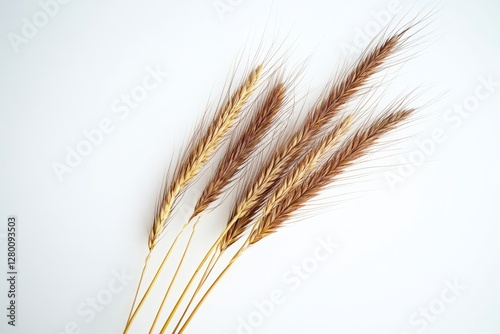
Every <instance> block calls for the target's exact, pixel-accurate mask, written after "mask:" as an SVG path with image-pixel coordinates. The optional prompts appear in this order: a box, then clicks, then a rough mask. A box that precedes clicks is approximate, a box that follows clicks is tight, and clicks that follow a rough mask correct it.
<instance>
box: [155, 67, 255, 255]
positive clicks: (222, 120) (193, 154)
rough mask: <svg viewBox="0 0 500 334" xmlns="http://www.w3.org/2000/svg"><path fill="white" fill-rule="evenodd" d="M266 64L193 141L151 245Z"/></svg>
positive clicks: (168, 194)
mask: <svg viewBox="0 0 500 334" xmlns="http://www.w3.org/2000/svg"><path fill="white" fill-rule="evenodd" d="M262 69H263V66H262V65H259V66H257V68H255V69H254V70H253V71H252V72H251V73H250V75H249V76H248V78H247V79H246V80H245V81H244V82H243V83H242V84H241V85H240V86H239V87H238V89H237V90H236V92H235V93H234V94H233V95H232V96H231V98H229V99H228V100H227V101H226V103H224V105H223V106H222V108H220V110H219V111H218V113H217V114H216V116H215V117H214V119H213V120H212V121H211V123H210V124H209V126H208V127H207V129H206V131H205V132H204V134H203V135H202V136H200V137H199V139H198V140H197V141H196V142H195V143H194V145H191V146H190V147H191V149H190V150H189V152H188V153H187V155H186V157H185V159H183V160H182V162H181V163H180V165H179V166H178V168H176V171H175V172H174V177H173V179H172V182H171V184H170V185H169V186H168V188H167V189H166V191H165V192H164V193H163V195H162V197H161V201H160V205H159V206H158V210H157V214H156V216H155V220H154V223H153V227H152V229H151V233H150V236H149V243H148V244H149V248H150V249H152V248H153V247H154V246H155V245H156V243H157V241H158V238H159V236H160V234H161V232H162V231H163V229H164V227H165V221H166V219H167V218H168V217H169V216H170V214H171V211H172V208H173V205H174V203H175V200H176V198H177V196H178V195H179V194H180V193H181V191H182V190H183V189H184V188H185V187H186V186H187V185H188V183H189V182H190V181H191V180H192V179H193V178H194V177H195V176H196V175H198V173H199V172H200V170H201V169H202V167H203V166H204V165H205V163H206V162H207V161H208V160H209V159H210V157H211V156H212V155H213V154H214V152H215V150H216V149H217V148H218V147H219V145H220V144H221V142H222V141H223V139H224V137H225V136H226V134H227V133H228V132H229V130H230V129H231V128H232V126H233V125H234V123H235V121H236V120H237V118H238V116H239V114H240V112H241V110H242V108H243V105H244V104H245V103H246V102H247V101H248V99H249V97H250V95H251V94H252V93H253V91H254V90H255V88H256V87H257V84H258V82H259V79H260V77H261V74H262Z"/></svg>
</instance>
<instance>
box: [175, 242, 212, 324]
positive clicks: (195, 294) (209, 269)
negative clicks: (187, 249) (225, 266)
mask: <svg viewBox="0 0 500 334" xmlns="http://www.w3.org/2000/svg"><path fill="white" fill-rule="evenodd" d="M221 255H222V252H220V251H219V252H216V253H214V254H213V256H212V258H211V259H210V262H209V263H208V266H207V268H206V269H205V272H204V273H203V276H202V277H201V280H200V283H198V286H197V287H196V290H195V291H194V293H193V295H192V296H191V298H190V299H189V302H188V304H187V305H186V307H185V308H184V311H183V312H182V315H181V318H180V319H179V321H178V322H177V324H176V326H175V328H174V330H173V332H174V333H175V332H176V331H177V329H178V328H179V326H180V325H181V323H182V320H184V317H185V316H186V313H187V311H188V310H189V307H190V306H191V304H192V303H193V301H194V299H195V298H196V296H197V295H198V292H199V291H200V290H201V288H202V287H203V284H205V282H206V280H207V278H208V277H209V276H210V274H211V273H212V270H213V269H214V267H215V266H216V265H217V263H218V262H219V260H220V257H221ZM216 256H217V258H216ZM214 259H215V261H214Z"/></svg>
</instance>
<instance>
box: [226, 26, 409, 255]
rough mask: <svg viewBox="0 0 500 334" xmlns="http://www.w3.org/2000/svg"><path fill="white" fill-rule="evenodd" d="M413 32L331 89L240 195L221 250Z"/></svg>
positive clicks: (371, 54)
mask: <svg viewBox="0 0 500 334" xmlns="http://www.w3.org/2000/svg"><path fill="white" fill-rule="evenodd" d="M410 29H411V26H410V27H407V28H405V29H403V30H401V31H399V32H397V33H395V34H393V35H392V36H390V37H388V38H387V39H385V40H383V41H382V42H379V43H378V44H376V45H375V46H374V47H373V48H372V49H371V50H370V51H367V52H365V53H364V54H363V55H362V56H361V57H360V58H359V59H358V60H357V61H356V62H355V65H354V66H353V69H352V70H351V71H350V72H348V73H347V74H345V75H341V76H340V79H337V80H336V82H334V84H333V85H331V88H330V89H329V90H328V92H327V93H326V94H325V95H324V97H323V98H322V99H321V100H320V101H319V102H318V103H317V104H316V106H315V107H314V108H313V110H311V112H310V113H309V114H308V115H307V117H306V119H305V121H304V122H303V124H302V125H301V126H300V127H299V129H298V130H297V131H295V133H293V134H292V135H291V136H289V137H288V138H287V139H286V140H285V141H284V142H283V143H282V144H281V145H280V146H279V147H278V148H277V149H276V150H275V151H274V153H273V154H272V155H271V157H270V158H269V159H268V160H267V162H266V163H264V165H263V167H262V168H261V170H260V172H259V173H257V174H256V177H255V178H254V179H253V180H252V182H249V186H248V187H247V188H246V189H244V191H243V192H241V194H240V195H239V197H238V199H237V201H236V204H235V206H234V207H233V210H232V213H231V218H230V219H229V222H228V226H230V227H229V230H228V232H227V233H226V235H225V236H224V238H223V241H222V242H221V244H220V248H221V250H223V249H225V248H227V247H228V246H229V245H231V244H232V243H234V241H236V240H238V238H239V237H240V236H241V234H242V233H243V232H244V231H245V230H246V229H247V228H248V226H249V224H250V223H251V222H252V221H253V219H254V217H255V215H256V214H257V213H258V212H259V210H260V209H261V208H262V206H263V203H265V202H266V200H267V198H268V197H269V196H270V194H272V192H273V190H274V189H275V187H276V186H277V182H278V180H279V179H280V178H282V177H283V176H284V175H285V174H286V172H287V171H288V169H289V168H290V166H291V165H292V164H293V163H294V162H295V161H296V160H297V159H298V158H299V157H300V156H301V155H302V154H303V152H304V151H305V150H306V149H307V148H308V147H309V146H310V145H311V144H312V143H313V142H314V140H315V138H316V137H317V136H318V135H319V134H320V133H321V132H322V131H323V129H324V127H325V126H327V125H328V124H329V123H330V122H331V120H332V119H333V118H334V117H335V116H336V115H337V114H338V112H339V111H340V110H341V109H342V108H343V107H344V106H345V105H346V104H347V103H348V102H349V101H350V100H351V99H352V98H353V97H355V96H356V94H357V93H358V92H359V91H360V90H361V89H363V88H364V87H366V83H367V82H368V81H369V78H370V77H371V76H372V75H374V74H375V73H377V72H378V71H380V70H381V69H382V68H383V67H384V64H385V63H386V60H387V59H388V58H389V57H390V56H391V55H393V54H394V53H395V52H396V51H398V50H399V49H400V48H402V46H403V45H404V44H405V43H406V42H407V41H408V37H407V36H406V35H407V33H408V31H409V30H410Z"/></svg>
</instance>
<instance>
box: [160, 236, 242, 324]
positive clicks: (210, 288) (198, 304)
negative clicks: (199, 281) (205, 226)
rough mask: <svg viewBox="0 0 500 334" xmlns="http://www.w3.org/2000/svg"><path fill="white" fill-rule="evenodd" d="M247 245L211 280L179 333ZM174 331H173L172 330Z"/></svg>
mask: <svg viewBox="0 0 500 334" xmlns="http://www.w3.org/2000/svg"><path fill="white" fill-rule="evenodd" d="M248 246H249V243H248V242H245V243H244V244H243V245H242V246H241V247H240V249H239V250H238V252H236V254H235V255H234V256H233V257H232V259H231V260H230V261H229V263H228V265H227V266H226V267H225V268H224V269H223V270H222V272H221V273H220V274H219V276H217V278H216V279H215V281H213V283H212V284H211V285H210V287H209V288H208V290H207V291H205V293H204V294H203V296H202V297H201V299H200V301H199V302H198V303H197V304H196V306H195V308H194V309H193V311H192V312H191V314H190V315H189V317H188V318H187V320H186V322H185V323H184V325H182V327H181V329H180V330H179V334H182V333H184V331H185V330H186V327H187V326H188V325H189V323H190V322H191V320H192V319H193V317H194V315H195V314H196V312H197V311H198V309H199V308H200V306H201V305H202V304H203V302H204V301H205V300H206V298H207V296H208V295H209V294H210V292H211V291H212V290H213V288H214V287H215V286H216V285H217V283H219V281H220V280H221V278H222V277H223V276H224V275H225V274H226V272H227V271H228V269H229V268H230V267H231V266H232V265H233V263H234V262H235V261H236V260H237V259H238V258H239V257H240V256H241V254H242V253H243V252H244V251H245V250H246V249H247V248H248ZM165 329H166V328H164V329H162V331H161V332H160V334H164V332H165ZM174 332H175V331H174Z"/></svg>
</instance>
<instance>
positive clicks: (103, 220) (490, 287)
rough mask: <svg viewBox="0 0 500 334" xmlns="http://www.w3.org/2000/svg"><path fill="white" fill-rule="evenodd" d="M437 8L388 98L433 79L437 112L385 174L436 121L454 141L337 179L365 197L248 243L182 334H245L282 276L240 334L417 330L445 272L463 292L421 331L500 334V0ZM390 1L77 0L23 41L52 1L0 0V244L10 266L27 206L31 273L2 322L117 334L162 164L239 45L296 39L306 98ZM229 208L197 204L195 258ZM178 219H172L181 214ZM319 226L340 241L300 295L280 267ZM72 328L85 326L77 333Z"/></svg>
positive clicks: (312, 239) (311, 245) (30, 328)
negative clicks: (60, 167) (117, 283)
mask: <svg viewBox="0 0 500 334" xmlns="http://www.w3.org/2000/svg"><path fill="white" fill-rule="evenodd" d="M42 2H44V1H43V0H42ZM221 3H222V4H226V6H229V7H230V10H227V11H225V12H223V13H221V12H220V11H219V12H218V10H217V9H216V7H215V6H214V5H215V4H221ZM425 5H426V4H420V3H417V4H415V3H413V2H410V1H404V0H401V1H400V4H399V7H400V8H401V11H400V14H398V15H399V16H397V18H396V19H400V18H403V22H407V21H408V19H411V18H412V17H413V15H416V13H417V12H418V10H419V9H421V8H423V7H425ZM427 5H428V7H426V8H427V10H431V11H433V13H435V14H434V15H433V19H434V21H433V22H432V23H431V25H430V27H429V28H428V29H426V31H425V33H429V32H430V33H431V34H430V35H426V34H425V33H423V34H421V35H420V36H419V37H418V38H417V39H416V43H415V44H418V43H419V42H423V43H424V47H418V46H417V49H418V54H416V55H412V56H411V59H410V61H409V62H408V63H407V64H406V65H405V66H404V67H403V68H402V72H401V73H402V74H401V77H398V78H397V79H396V80H395V84H394V86H392V85H391V87H390V88H389V91H390V92H391V94H393V95H395V96H397V95H398V94H400V93H401V92H402V91H404V90H409V89H411V88H415V87H419V86H420V85H424V86H425V87H426V88H427V93H426V94H423V95H422V96H421V98H420V99H419V101H420V102H422V103H424V102H426V101H431V102H432V103H429V105H428V109H427V112H428V114H431V115H434V116H436V117H432V118H426V121H425V122H422V123H420V125H421V126H420V128H419V129H420V130H419V131H417V134H416V136H415V137H414V138H412V139H409V140H407V141H406V142H404V144H403V145H402V146H401V147H399V151H397V152H392V154H391V155H389V157H388V158H387V159H385V160H384V163H385V164H387V166H393V167H387V168H386V169H385V171H386V172H387V171H390V172H393V173H397V171H398V166H401V165H402V163H401V160H400V159H401V157H408V155H409V154H411V153H412V152H415V150H416V149H418V147H417V145H416V144H415V142H414V139H418V138H419V139H421V140H425V139H428V138H430V137H431V133H432V131H433V129H436V128H440V129H442V130H443V131H444V133H445V136H446V140H445V141H444V142H442V143H440V144H438V145H436V148H435V150H434V151H433V152H432V154H430V155H427V156H426V158H425V160H426V162H425V163H423V164H421V165H419V166H417V167H415V170H414V172H413V173H411V175H409V176H408V177H407V178H405V181H404V182H401V183H398V184H396V185H395V187H394V189H392V188H391V187H390V186H389V184H388V183H387V182H386V179H385V177H384V173H383V172H381V173H378V174H371V178H372V181H371V183H369V184H368V183H366V184H364V183H361V184H357V185H355V186H353V187H346V188H344V189H343V191H344V192H355V196H353V197H356V198H355V199H352V200H350V201H341V204H340V205H337V206H334V207H332V208H331V209H330V210H328V211H324V210H321V212H322V214H318V215H315V216H313V217H311V218H308V219H302V220H301V221H300V222H298V223H297V224H294V225H290V226H289V227H287V228H285V229H283V230H282V231H280V232H279V233H278V234H276V235H274V236H272V237H269V239H267V240H264V241H263V242H262V243H261V244H258V245H256V246H255V247H254V248H253V249H252V250H251V251H249V252H248V253H247V254H245V256H244V257H243V258H241V260H240V261H239V262H238V263H237V264H236V265H235V266H234V267H233V268H232V270H231V271H230V272H229V273H228V275H227V276H226V277H225V278H224V279H223V280H222V281H221V284H220V285H219V286H218V287H217V288H216V289H215V290H214V291H213V293H212V295H211V296H210V297H209V298H208V299H207V302H206V303H205V304H204V306H203V307H202V308H201V309H200V311H199V313H198V315H197V317H196V318H195V320H194V321H193V322H192V324H191V326H190V327H189V330H188V331H187V332H188V333H238V329H237V327H238V324H239V323H240V324H241V321H242V320H241V319H243V320H244V321H245V322H247V321H248V317H249V316H250V315H252V314H254V315H255V312H257V311H256V310H257V308H256V306H255V304H254V303H255V302H261V301H262V300H265V299H269V298H270V295H271V293H272V291H273V290H276V289H277V290H280V291H282V292H284V293H285V297H284V301H283V302H282V303H281V304H279V305H276V306H275V309H274V311H273V312H272V314H270V315H269V316H266V317H265V319H264V320H263V323H262V324H259V326H256V327H255V326H254V327H252V328H251V329H250V330H248V328H247V331H246V332H247V333H251V332H254V333H273V334H280V333H283V334H284V333H287V334H289V333H318V334H326V333H346V334H355V333H356V334H358V333H371V334H378V333H380V334H382V333H384V334H386V333H393V334H401V333H404V332H407V333H411V334H412V333H417V332H419V331H418V330H419V329H422V328H423V325H422V322H420V325H416V324H415V323H411V322H410V320H409V319H410V317H412V314H414V312H419V310H420V309H421V308H428V307H429V304H432V303H433V302H434V303H439V302H436V299H439V298H441V297H440V296H441V292H442V291H443V289H445V288H446V283H445V281H446V280H449V281H454V280H458V282H460V284H461V285H463V286H465V287H466V289H465V290H464V291H463V292H462V293H461V294H460V295H459V296H458V297H457V298H456V299H455V301H454V302H452V303H450V304H447V305H446V309H445V310H444V312H443V313H442V314H439V315H437V316H435V318H432V319H433V320H432V321H427V322H426V321H424V323H426V324H427V325H428V327H426V328H425V330H424V331H420V332H426V333H475V334H479V333H480V334H495V333H500V318H499V317H498V313H499V312H500V287H499V285H498V282H500V263H499V262H498V259H499V258H500V243H499V242H498V240H499V236H500V235H499V233H500V227H499V223H500V219H499V218H500V214H499V213H498V204H499V203H498V200H499V198H498V197H499V194H498V189H499V186H500V178H499V176H498V175H499V174H498V171H499V170H500V160H499V157H498V147H499V146H498V144H500V131H498V126H499V124H500V113H499V110H498V102H499V100H500V87H498V82H499V81H500V64H499V61H498V60H499V59H500V47H499V44H498V31H499V28H500V27H499V23H498V17H499V14H500V12H499V5H498V2H496V1H441V2H440V3H439V5H438V9H437V10H433V9H432V7H433V6H434V4H433V3H430V4H428V3H427ZM389 7H390V6H389V5H388V2H387V1H361V0H353V1H347V2H345V1H324V0H312V1H285V0H275V1H273V2H272V4H270V2H268V1H264V0H260V1H255V0H254V1H244V0H242V1H227V0H226V1H224V0H222V1H220V2H212V1H211V0H205V1H196V2H195V1H175V2H174V1H140V2H139V1H116V0H115V1H100V2H97V1H94V2H89V1H77V0H73V1H70V2H69V3H68V4H64V5H60V8H59V9H58V10H57V13H55V15H54V16H53V17H51V18H50V19H49V21H48V23H47V24H46V25H45V26H43V27H41V28H39V31H38V33H37V34H36V36H33V37H32V38H28V39H27V40H26V41H25V42H26V43H24V44H21V45H19V47H18V50H17V51H18V52H16V48H15V47H13V45H12V43H11V42H10V41H9V37H8V36H9V33H15V34H18V35H21V29H22V27H23V24H24V23H23V18H27V19H28V20H30V21H31V22H32V21H33V15H35V14H36V13H38V12H40V11H41V7H40V5H39V4H38V2H37V1H12V0H8V1H7V0H2V2H1V14H0V15H1V20H0V22H1V23H0V31H1V36H2V38H1V40H0V49H1V53H0V67H1V76H0V96H1V98H0V148H1V151H0V153H1V154H0V159H1V164H0V168H1V172H0V189H1V194H0V221H2V225H1V226H2V227H1V229H0V233H2V234H1V235H0V237H1V239H0V248H1V249H2V251H1V257H0V259H1V261H2V263H3V264H2V268H5V265H4V263H5V261H6V251H5V248H6V247H5V244H6V243H5V232H6V231H5V229H6V223H7V217H8V215H16V216H17V217H18V220H19V224H20V231H19V242H18V243H19V264H18V266H19V273H20V274H19V282H18V292H19V295H18V305H19V309H18V326H17V327H16V328H11V327H10V326H7V325H6V317H5V316H4V315H3V314H4V313H5V307H4V305H6V303H7V298H6V291H7V285H6V281H5V280H4V279H2V283H1V284H0V291H1V292H0V296H1V297H0V303H1V305H2V306H1V309H2V310H4V311H2V312H1V313H2V314H1V317H0V319H2V320H1V325H0V328H1V332H2V333H23V334H24V333H26V334H32V333H42V334H49V333H53V334H55V333H73V332H74V333H119V332H121V330H122V329H123V324H124V322H125V319H126V317H127V314H128V309H129V306H130V303H131V301H132V298H133V293H134V291H135V286H136V284H137V281H138V278H139V272H140V269H141V267H142V261H143V259H144V257H145V255H146V253H147V247H146V245H147V231H148V227H149V226H150V224H151V221H152V215H153V210H154V203H155V199H156V196H157V194H158V191H159V188H160V182H161V180H162V176H163V173H164V170H165V168H166V167H167V165H168V163H169V161H170V160H171V158H172V157H173V159H174V161H175V159H177V157H178V153H179V150H180V149H181V148H182V144H183V143H186V142H187V140H188V138H189V136H190V134H191V133H192V129H193V127H194V124H196V122H197V120H199V119H200V117H201V115H202V113H203V111H204V110H205V107H206V105H207V103H208V102H210V101H212V102H213V101H215V100H216V99H217V98H218V94H220V92H221V87H222V85H223V83H224V81H225V79H226V77H227V75H228V73H230V66H231V64H232V63H233V61H234V59H235V58H236V56H237V55H238V54H239V53H240V52H241V51H242V49H243V48H244V47H245V45H249V44H252V40H253V41H254V42H253V43H254V44H257V43H258V41H259V40H260V39H261V38H263V37H262V34H263V33H266V34H268V33H269V34H271V35H272V34H273V32H274V31H278V30H279V31H280V32H281V35H287V34H289V35H288V41H290V40H291V41H294V42H295V53H294V54H293V56H292V57H291V60H290V63H291V64H290V67H293V66H294V65H296V63H297V62H298V61H300V59H303V58H304V57H310V59H309V62H308V66H307V68H306V70H305V73H304V75H303V78H302V80H301V82H300V84H299V88H300V89H301V91H300V93H301V94H302V95H304V92H306V91H308V90H309V89H310V90H311V93H310V97H311V99H310V100H308V102H307V103H306V106H307V105H310V104H311V103H312V102H313V101H314V97H316V96H317V95H318V94H319V91H321V87H323V85H324V84H325V83H327V81H328V79H329V78H330V77H331V75H332V73H334V70H335V69H336V68H337V67H338V66H339V65H338V64H339V63H342V61H343V60H344V59H346V58H347V59H348V60H352V55H349V54H346V53H345V52H343V50H342V48H341V45H342V44H343V43H351V42H352V40H353V39H355V38H356V36H357V34H358V32H359V31H360V30H361V31H363V30H366V29H367V27H369V26H370V24H373V23H374V22H375V23H376V22H377V21H376V17H377V15H376V14H374V13H380V11H387V10H388V8H389ZM399 7H398V8H399ZM402 13H410V14H408V15H407V16H406V17H405V16H404V14H402ZM396 19H395V20H396ZM405 20H406V21H405ZM266 24H267V25H268V27H267V28H265V26H266ZM10 36H12V35H10ZM409 53H410V54H411V53H412V52H411V51H410V52H409ZM294 62H295V63H294ZM245 65H246V64H245ZM148 67H149V68H155V67H159V68H160V69H161V70H162V71H165V72H169V74H170V75H169V76H168V77H167V78H165V79H164V80H163V82H162V83H161V84H159V85H158V87H157V88H156V89H154V90H153V91H151V92H150V93H149V94H148V96H147V97H146V99H145V100H144V101H142V102H141V103H140V105H139V106H138V107H137V108H136V109H133V110H132V111H131V112H130V114H129V115H128V117H126V118H124V119H120V118H119V117H118V114H116V113H113V111H112V105H113V103H114V102H115V101H116V100H117V99H120V96H121V95H122V94H126V93H130V92H131V90H132V89H133V88H134V87H136V86H137V85H139V84H141V82H142V79H143V78H144V77H145V76H146V75H147V68H148ZM481 77H482V78H485V79H486V78H488V77H490V78H491V79H492V80H494V81H495V82H497V86H496V87H494V88H493V89H494V91H493V92H492V94H490V95H489V97H488V98H485V99H483V100H481V101H480V103H479V105H478V106H477V108H474V110H473V112H471V113H470V116H469V117H468V118H465V119H463V120H462V121H461V123H460V124H459V125H457V126H454V124H455V123H453V122H451V121H450V120H449V119H448V121H447V120H446V119H445V118H444V115H446V113H447V112H450V108H452V107H453V105H455V104H463V103H464V101H469V102H470V101H472V100H470V99H471V96H474V94H475V91H476V89H481V91H483V92H484V91H485V90H484V87H483V86H481V85H482V84H481V81H480V78H481ZM429 87H430V88H429ZM478 87H479V88H478ZM481 87H482V88H481ZM443 93H444V94H443ZM299 95H300V94H299ZM435 97H438V98H437V99H436V98H435ZM468 99H469V100H468ZM448 115H451V114H448ZM105 118H109V119H111V120H112V122H113V126H114V128H113V131H112V132H111V133H109V134H106V135H105V136H104V138H103V140H102V142H101V143H100V144H99V145H97V146H96V147H94V148H93V150H92V152H91V154H89V155H88V156H86V157H84V159H83V161H82V162H81V163H80V164H79V165H78V166H77V167H75V168H74V169H73V170H72V172H71V173H66V174H64V176H63V180H62V182H60V181H59V180H58V177H57V176H56V173H55V172H54V170H53V164H54V162H59V163H64V160H65V158H66V154H67V148H66V147H67V146H69V147H71V148H75V147H76V146H77V145H78V143H79V142H81V141H82V140H84V139H85V137H84V135H83V131H85V130H87V131H88V130H90V129H93V128H96V127H97V126H98V125H99V123H100V122H101V120H102V119H105ZM422 124H423V125H422ZM456 124H458V123H456ZM386 175H387V174H386ZM199 187H201V186H200V185H198V188H196V187H193V193H192V194H191V196H192V198H195V197H193V196H194V195H193V194H196V189H199ZM192 198H191V200H192ZM186 200H187V201H188V202H189V200H190V197H189V196H188V195H186ZM188 205H189V204H188ZM226 209H227V207H224V206H222V207H221V208H220V209H218V210H216V211H214V212H213V213H212V214H211V215H210V216H207V217H206V219H205V221H204V224H203V226H204V229H202V231H201V232H200V234H198V235H197V236H198V238H197V239H196V240H195V243H196V247H195V248H193V252H194V253H195V254H194V255H193V257H196V256H200V255H201V254H202V253H201V252H202V249H203V247H201V245H206V244H207V243H209V242H210V240H213V237H215V235H216V234H217V233H218V232H220V229H221V228H222V225H223V224H222V223H223V221H224V219H225V218H226V217H227V214H228V212H227V210H226ZM323 211H324V212H323ZM183 218H185V216H183V215H182V214H179V215H178V216H177V217H176V220H175V221H176V224H180V223H182V219H183ZM328 237H330V238H331V239H333V240H335V241H336V242H338V243H339V247H338V249H337V250H336V251H335V252H334V253H333V254H331V256H329V257H328V259H327V260H326V261H324V262H322V263H320V264H319V266H318V268H317V269H316V270H314V272H312V273H311V274H310V277H308V278H307V279H304V280H302V281H301V285H300V287H299V288H298V289H295V290H293V289H292V284H290V283H289V282H288V283H287V281H284V280H283V277H284V276H287V275H288V274H289V272H288V271H289V270H290V268H291V267H292V266H293V265H294V264H301V263H302V262H303V261H304V260H307V259H308V258H309V257H310V256H311V255H312V254H313V253H314V250H315V248H316V247H317V246H318V245H319V244H318V241H317V238H323V239H325V240H326V238H328ZM193 257H191V258H190V260H191V261H189V263H190V264H194V263H195V262H196V261H195V259H194V258H193ZM122 271H125V272H126V273H128V275H129V276H130V280H129V281H128V283H127V285H126V286H125V288H124V289H123V290H122V291H121V292H118V293H115V294H113V295H112V300H111V301H110V302H109V303H107V305H104V306H103V307H102V310H101V309H100V311H99V312H95V314H94V316H93V317H92V319H90V317H89V316H88V313H87V316H82V314H81V312H79V311H78V309H79V308H80V310H81V308H82V307H83V309H86V310H89V307H88V305H87V304H86V303H88V300H89V298H95V297H96V296H98V295H99V294H101V296H103V294H104V293H106V292H105V291H104V292H103V289H109V287H108V284H109V283H110V282H114V281H113V277H114V273H115V274H116V273H117V272H122ZM2 277H3V276H2ZM185 279H186V277H185V276H182V277H181V280H185ZM167 281H168V275H166V277H164V278H163V283H166V282H167ZM163 285H165V284H163ZM82 305H83V306H82ZM86 305H87V306H86ZM155 310H156V305H154V304H153V303H151V304H147V307H146V308H145V312H144V314H145V315H144V317H141V318H140V319H139V321H138V322H137V323H136V325H137V326H136V327H134V328H133V331H131V332H133V333H145V332H147V331H146V329H148V328H149V323H150V321H151V319H150V318H151V316H152V315H153V314H154V312H155ZM165 315H166V314H165ZM238 319H240V320H238ZM415 319H423V318H422V317H421V316H418V317H417V318H415ZM72 323H74V324H73V325H72ZM68 324H69V325H68ZM72 326H77V327H78V330H76V331H71V330H66V329H68V328H71V327H72ZM65 328H66V329H65ZM239 332H240V333H245V331H242V330H241V329H240V331H239Z"/></svg>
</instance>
